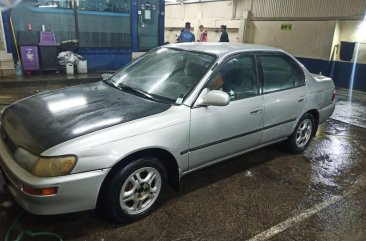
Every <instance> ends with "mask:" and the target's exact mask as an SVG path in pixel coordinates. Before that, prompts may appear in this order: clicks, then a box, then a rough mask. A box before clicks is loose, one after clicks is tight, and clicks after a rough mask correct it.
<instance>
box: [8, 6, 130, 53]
mask: <svg viewBox="0 0 366 241" xmlns="http://www.w3.org/2000/svg"><path fill="white" fill-rule="evenodd" d="M75 2H76V5H78V7H77V11H74V1H72V0H39V1H29V0H28V1H27V0H26V1H23V2H22V3H21V4H19V5H18V6H17V7H15V8H14V9H13V11H12V20H13V23H14V28H15V31H16V32H17V34H19V32H20V31H27V30H28V29H30V28H31V29H32V31H34V32H36V31H41V29H42V25H44V26H45V29H46V30H47V31H52V32H54V33H55V36H56V40H57V42H58V43H60V42H61V41H65V40H71V39H77V38H78V39H79V41H80V43H79V47H91V48H94V47H99V48H131V46H132V44H131V0H77V1H75Z"/></svg>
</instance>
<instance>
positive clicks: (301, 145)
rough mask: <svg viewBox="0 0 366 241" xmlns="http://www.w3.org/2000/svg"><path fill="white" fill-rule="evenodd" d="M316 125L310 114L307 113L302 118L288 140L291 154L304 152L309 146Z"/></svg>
mask: <svg viewBox="0 0 366 241" xmlns="http://www.w3.org/2000/svg"><path fill="white" fill-rule="evenodd" d="M314 123H315V121H314V117H313V115H311V114H310V113H306V114H305V115H304V116H303V117H301V119H300V121H299V122H298V124H297V125H296V128H295V130H294V132H293V133H292V134H291V136H290V137H289V138H288V140H287V143H288V147H289V151H290V152H292V153H295V154H297V153H300V152H303V151H304V150H305V149H306V148H307V147H308V146H309V144H310V141H311V139H312V138H313V132H314V130H315V126H314V125H315V124H314Z"/></svg>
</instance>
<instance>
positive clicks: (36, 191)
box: [23, 186, 58, 196]
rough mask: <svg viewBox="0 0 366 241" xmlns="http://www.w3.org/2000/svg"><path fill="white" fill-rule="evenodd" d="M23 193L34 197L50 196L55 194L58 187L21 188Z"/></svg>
mask: <svg viewBox="0 0 366 241" xmlns="http://www.w3.org/2000/svg"><path fill="white" fill-rule="evenodd" d="M23 191H24V192H26V193H28V194H31V195H35V196H50V195H55V194H56V193H57V191H58V187H46V188H33V187H27V186H23Z"/></svg>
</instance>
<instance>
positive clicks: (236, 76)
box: [208, 55, 258, 100]
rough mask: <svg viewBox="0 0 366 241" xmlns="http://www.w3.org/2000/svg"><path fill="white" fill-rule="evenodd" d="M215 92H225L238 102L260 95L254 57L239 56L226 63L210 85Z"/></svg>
mask: <svg viewBox="0 0 366 241" xmlns="http://www.w3.org/2000/svg"><path fill="white" fill-rule="evenodd" d="M208 88H209V89H211V90H213V89H216V90H223V91H225V92H226V93H228V94H229V96H230V99H231V100H238V99H243V98H247V97H251V96H254V95H257V94H258V84H257V73H256V63H255V59H254V56H251V55H245V56H238V57H234V58H232V59H230V60H229V61H228V62H226V63H225V64H224V65H223V66H222V67H221V68H220V69H219V70H218V71H217V72H216V73H215V74H214V76H213V78H212V79H211V81H210V82H209V84H208Z"/></svg>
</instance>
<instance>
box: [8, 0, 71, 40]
mask: <svg viewBox="0 0 366 241" xmlns="http://www.w3.org/2000/svg"><path fill="white" fill-rule="evenodd" d="M11 16H12V20H13V24H14V29H15V32H16V34H17V35H18V36H19V32H20V31H28V30H29V29H32V31H34V32H38V31H41V30H42V25H44V26H45V29H46V30H47V31H53V32H54V33H55V37H56V41H57V42H58V43H60V42H61V41H64V40H70V39H75V37H76V34H75V19H74V11H73V9H70V8H67V7H66V3H65V1H57V2H56V1H49V2H48V1H44V0H42V1H39V2H35V1H23V2H22V3H20V4H19V5H18V6H17V7H15V8H14V9H13V10H12V15H11Z"/></svg>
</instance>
